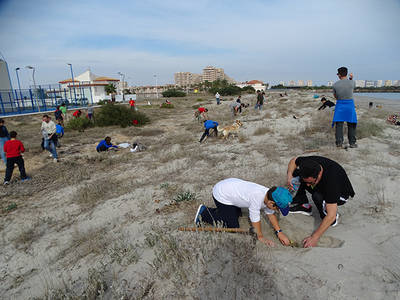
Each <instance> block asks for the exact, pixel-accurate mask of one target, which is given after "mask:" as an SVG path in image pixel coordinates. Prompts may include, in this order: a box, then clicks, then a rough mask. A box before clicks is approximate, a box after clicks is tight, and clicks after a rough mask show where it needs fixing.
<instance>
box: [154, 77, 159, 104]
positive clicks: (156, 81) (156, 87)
mask: <svg viewBox="0 0 400 300" xmlns="http://www.w3.org/2000/svg"><path fill="white" fill-rule="evenodd" d="M154 77H155V79H156V94H157V99H158V89H157V75H154Z"/></svg>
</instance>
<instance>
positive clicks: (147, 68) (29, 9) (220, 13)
mask: <svg viewBox="0 0 400 300" xmlns="http://www.w3.org/2000/svg"><path fill="white" fill-rule="evenodd" d="M399 16H400V0H334V1H328V0H298V1H297V0H264V1H262V0H247V1H240V0H229V1H228V0H213V1H209V0H196V1H191V0H185V1H183V0H146V1H143V0H141V1H136V0H131V1H123V0H113V1H103V0H96V1H95V0H85V1H75V0H70V1H62V0H58V1H52V0H48V1H46V0H35V1H32V0H0V53H1V55H2V56H3V58H4V59H5V60H6V61H7V63H8V67H9V70H10V77H11V80H12V82H13V86H14V87H16V79H15V78H16V77H15V68H17V67H20V68H21V70H20V71H19V75H20V81H21V85H22V87H27V86H28V85H32V84H33V81H32V71H31V70H29V69H26V68H24V67H25V66H28V65H30V66H34V67H35V79H36V83H37V84H42V85H43V84H50V83H51V84H54V83H57V82H58V81H60V80H63V79H67V78H71V75H70V69H69V66H68V65H67V63H71V64H72V66H73V72H74V75H75V76H76V75H79V74H81V73H83V72H84V71H86V70H87V69H88V68H90V70H91V71H92V72H93V73H94V74H96V75H98V76H109V77H114V78H120V76H119V75H118V72H121V73H123V74H125V80H126V81H127V82H128V84H129V85H131V86H136V85H155V81H156V80H157V83H158V84H166V83H174V73H175V72H193V73H201V72H202V69H203V68H204V67H206V66H209V65H211V66H215V67H219V68H223V69H224V70H225V73H226V74H227V75H228V76H230V77H231V78H233V79H235V80H236V81H246V80H253V79H258V80H262V81H264V82H268V83H270V84H277V83H279V82H280V81H285V82H287V81H289V80H295V81H297V80H308V79H311V80H313V82H314V84H318V85H319V84H326V83H327V81H330V80H332V81H335V80H337V77H336V73H337V68H338V67H341V66H347V67H348V68H349V71H350V72H353V73H354V77H355V79H369V80H379V79H381V80H386V79H391V80H395V79H400V55H399V53H400V34H399V33H400V17H399ZM0 57H1V56H0ZM154 75H156V76H154Z"/></svg>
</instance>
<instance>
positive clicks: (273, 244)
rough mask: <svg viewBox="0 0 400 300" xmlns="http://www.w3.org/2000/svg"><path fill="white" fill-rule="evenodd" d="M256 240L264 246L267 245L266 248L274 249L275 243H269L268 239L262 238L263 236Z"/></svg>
mask: <svg viewBox="0 0 400 300" xmlns="http://www.w3.org/2000/svg"><path fill="white" fill-rule="evenodd" d="M258 240H259V241H260V242H261V243H264V244H265V245H267V246H268V247H275V243H274V242H273V241H271V240H269V239H266V238H265V237H263V236H259V237H258Z"/></svg>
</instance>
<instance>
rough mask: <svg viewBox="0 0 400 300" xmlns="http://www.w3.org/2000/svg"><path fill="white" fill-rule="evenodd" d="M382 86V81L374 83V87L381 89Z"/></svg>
mask: <svg viewBox="0 0 400 300" xmlns="http://www.w3.org/2000/svg"><path fill="white" fill-rule="evenodd" d="M382 86H383V80H377V81H376V87H378V88H379V87H382Z"/></svg>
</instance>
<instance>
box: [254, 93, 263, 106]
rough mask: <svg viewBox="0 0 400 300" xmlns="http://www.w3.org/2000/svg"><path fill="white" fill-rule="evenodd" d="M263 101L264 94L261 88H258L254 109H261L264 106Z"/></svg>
mask: <svg viewBox="0 0 400 300" xmlns="http://www.w3.org/2000/svg"><path fill="white" fill-rule="evenodd" d="M263 102H264V96H263V94H262V93H261V91H260V90H257V102H256V106H255V107H254V109H257V108H258V109H259V110H261V109H262V106H263Z"/></svg>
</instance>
